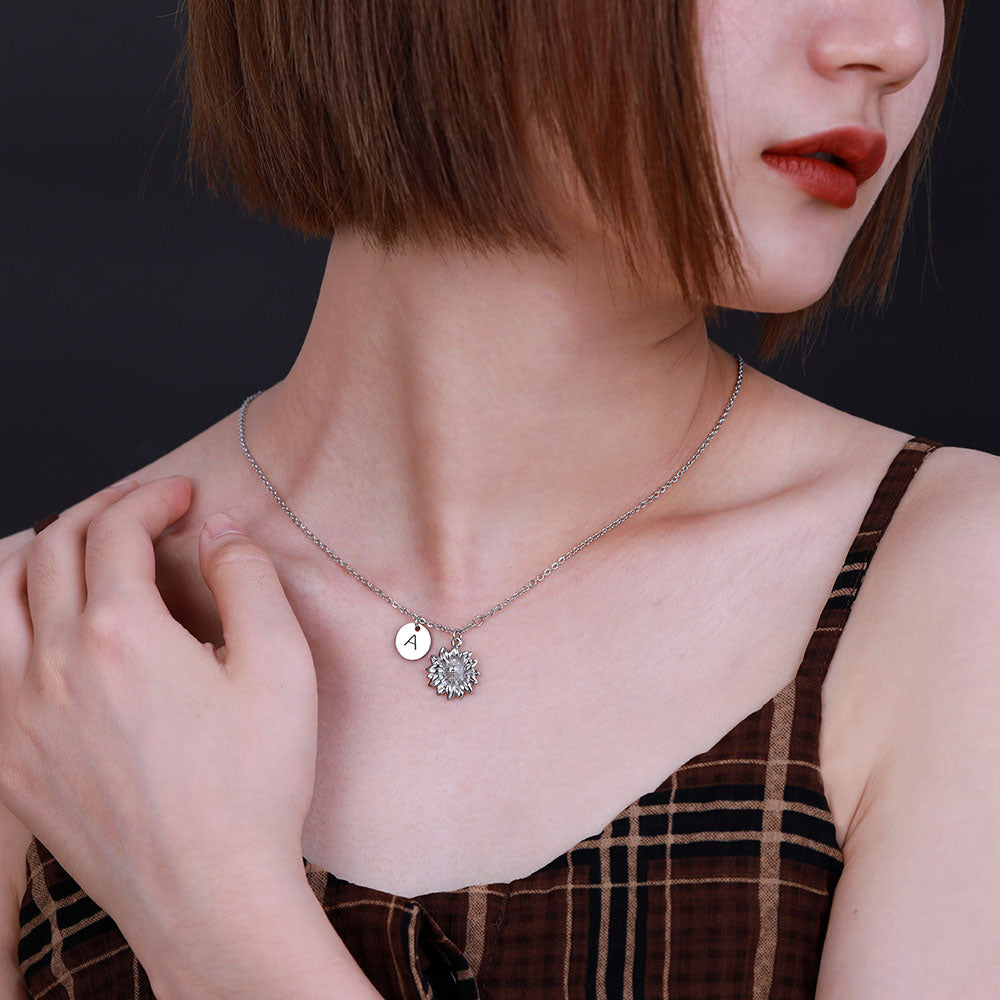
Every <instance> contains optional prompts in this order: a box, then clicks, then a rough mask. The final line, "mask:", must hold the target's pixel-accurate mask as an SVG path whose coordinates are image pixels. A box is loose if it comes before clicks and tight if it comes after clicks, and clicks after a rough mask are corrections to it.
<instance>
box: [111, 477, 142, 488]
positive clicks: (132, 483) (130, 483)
mask: <svg viewBox="0 0 1000 1000" xmlns="http://www.w3.org/2000/svg"><path fill="white" fill-rule="evenodd" d="M138 485H139V480H138V479H119V480H118V482H117V483H112V484H111V485H110V486H109V487H108V489H111V490H118V489H123V488H124V487H126V486H138Z"/></svg>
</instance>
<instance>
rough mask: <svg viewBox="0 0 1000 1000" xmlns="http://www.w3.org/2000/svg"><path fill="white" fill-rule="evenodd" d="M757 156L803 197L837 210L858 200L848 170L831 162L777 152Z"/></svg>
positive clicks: (855, 181)
mask: <svg viewBox="0 0 1000 1000" xmlns="http://www.w3.org/2000/svg"><path fill="white" fill-rule="evenodd" d="M761 157H762V159H763V160H764V162H765V163H766V164H767V165H768V166H769V167H771V168H772V169H773V170H777V171H778V173H779V174H783V175H784V176H785V177H787V178H788V179H789V180H790V181H791V182H792V183H793V184H795V185H796V186H797V187H800V188H801V189H802V190H803V191H805V193H806V194H811V195H812V196H813V197H814V198H819V199H820V200H821V201H826V202H829V203H830V204H831V205H836V206H837V208H851V207H852V206H853V205H854V203H855V201H857V199H858V180H857V178H856V177H855V176H854V174H852V173H851V172H850V170H847V169H845V168H844V167H838V166H837V165H836V164H835V163H827V161H826V160H815V159H813V158H812V157H809V156H788V155H786V154H781V153H762V154H761Z"/></svg>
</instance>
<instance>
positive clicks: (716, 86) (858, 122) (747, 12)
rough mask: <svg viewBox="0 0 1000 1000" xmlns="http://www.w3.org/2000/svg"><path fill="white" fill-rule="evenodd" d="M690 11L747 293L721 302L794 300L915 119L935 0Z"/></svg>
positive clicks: (840, 0) (759, 4)
mask: <svg viewBox="0 0 1000 1000" xmlns="http://www.w3.org/2000/svg"><path fill="white" fill-rule="evenodd" d="M698 17H699V32H700V36H701V46H702V58H703V62H704V67H705V85H706V89H707V94H706V99H707V103H708V108H709V113H710V115H711V118H712V121H713V124H714V127H715V131H716V138H717V140H718V143H719V152H720V162H721V166H722V170H723V177H724V182H725V186H726V188H727V190H728V191H729V192H730V196H731V200H732V205H733V210H734V214H735V216H736V221H737V226H738V231H739V232H738V235H739V236H740V238H741V241H742V246H743V249H744V254H745V255H744V259H745V260H746V261H747V265H748V269H749V272H750V277H751V294H750V298H749V300H748V299H746V298H738V297H737V296H735V295H733V296H732V298H731V300H728V301H724V302H721V303H720V304H722V305H726V306H731V307H734V308H743V309H752V310H757V311H761V312H789V311H792V310H796V309H802V308H804V307H806V306H808V305H811V304H812V303H813V302H815V301H816V300H817V299H819V298H820V297H822V295H823V294H824V293H825V292H826V290H827V289H828V288H829V287H830V285H831V284H832V283H833V280H834V277H835V276H836V273H837V270H838V268H839V266H840V263H841V261H842V260H843V258H844V255H845V254H846V252H847V249H848V247H849V245H850V243H851V240H852V239H853V238H854V236H855V235H856V234H857V232H858V230H859V229H860V227H861V224H862V222H863V221H864V219H865V216H866V215H867V214H868V212H869V210H870V209H871V207H872V205H873V204H874V203H875V199H876V197H877V196H878V194H879V192H880V191H881V189H882V187H883V186H884V184H885V182H886V180H887V179H888V177H889V174H890V173H891V172H892V168H893V167H894V166H895V164H896V162H897V161H898V159H899V158H900V156H901V155H902V153H903V151H904V150H905V148H906V146H907V144H908V143H909V141H910V139H911V137H912V136H913V134H914V132H915V131H916V128H917V126H918V124H919V123H920V119H921V117H922V115H923V112H924V109H925V107H926V105H927V102H928V100H929V98H930V95H931V91H932V90H933V87H934V82H935V78H936V75H937V68H938V63H939V60H940V55H941V48H942V44H943V36H944V8H943V4H942V2H941V0H700V4H699V8H698ZM803 140H804V141H803ZM883 150H884V157H882V155H881V154H882V151H883ZM817 153H818V154H819V155H818V156H817V155H816V154H817ZM824 161H825V162H824ZM869 175H870V176H869Z"/></svg>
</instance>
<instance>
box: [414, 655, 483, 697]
mask: <svg viewBox="0 0 1000 1000" xmlns="http://www.w3.org/2000/svg"><path fill="white" fill-rule="evenodd" d="M478 662H479V661H478V660H474V659H473V658H472V654H471V653H470V652H469V651H468V650H463V649H456V648H455V647H452V648H451V649H445V648H444V646H442V647H441V652H440V653H435V654H432V655H431V665H430V666H429V667H428V668H427V677H428V678H429V679H428V681H427V683H428V685H429V686H431V687H436V688H437V693H438V694H446V695H447V696H448V700H449V701H451V699H452V698H454V697H455V695H458V697H459V698H461V697H463V696H464V695H466V694H469V693H470V692H471V691H472V686H473V685H474V684H478V683H479V671H478V670H476V664H477V663H478Z"/></svg>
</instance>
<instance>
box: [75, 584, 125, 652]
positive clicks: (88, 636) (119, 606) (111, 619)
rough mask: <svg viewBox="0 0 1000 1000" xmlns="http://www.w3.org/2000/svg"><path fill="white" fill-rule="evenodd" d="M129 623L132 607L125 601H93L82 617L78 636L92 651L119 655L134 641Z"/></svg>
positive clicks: (89, 650) (87, 649)
mask: <svg viewBox="0 0 1000 1000" xmlns="http://www.w3.org/2000/svg"><path fill="white" fill-rule="evenodd" d="M129 623H130V614H129V611H128V609H127V608H126V607H125V606H124V604H123V603H122V602H121V601H119V600H117V599H115V598H104V599H102V600H100V601H91V602H89V603H88V604H87V606H86V608H85V609H84V611H83V614H82V615H81V617H80V623H79V633H78V639H79V641H80V643H81V646H82V648H83V649H84V650H85V651H86V652H88V653H95V652H96V653H98V654H105V655H108V654H110V655H113V656H114V655H119V654H121V653H123V652H125V651H127V650H128V649H130V648H131V645H132V643H131V635H130V627H129Z"/></svg>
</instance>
